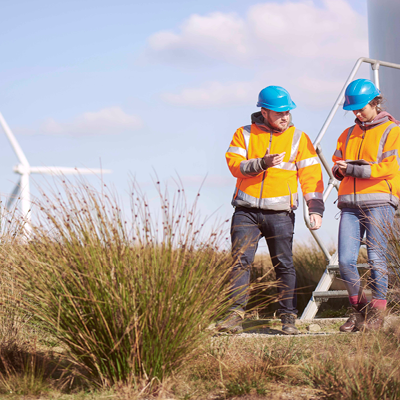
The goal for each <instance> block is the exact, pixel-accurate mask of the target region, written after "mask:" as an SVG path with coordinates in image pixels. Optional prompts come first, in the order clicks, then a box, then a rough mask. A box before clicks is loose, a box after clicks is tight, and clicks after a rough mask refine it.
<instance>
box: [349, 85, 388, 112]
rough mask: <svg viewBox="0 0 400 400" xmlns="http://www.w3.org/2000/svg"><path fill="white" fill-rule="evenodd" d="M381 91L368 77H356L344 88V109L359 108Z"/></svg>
mask: <svg viewBox="0 0 400 400" xmlns="http://www.w3.org/2000/svg"><path fill="white" fill-rule="evenodd" d="M380 94H381V91H380V90H379V89H378V88H377V87H376V86H375V85H374V83H373V82H371V81H370V80H369V79H356V80H355V81H353V82H351V83H350V84H349V86H347V88H346V92H345V102H344V105H343V109H344V110H350V111H353V110H361V109H362V108H364V107H365V106H366V105H367V104H368V103H369V102H370V101H371V100H373V99H374V98H375V97H376V96H379V95H380Z"/></svg>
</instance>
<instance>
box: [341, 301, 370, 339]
mask: <svg viewBox="0 0 400 400" xmlns="http://www.w3.org/2000/svg"><path fill="white" fill-rule="evenodd" d="M364 308H365V306H364V304H362V305H356V306H353V307H352V312H351V314H350V316H349V318H348V320H347V321H346V322H345V323H344V324H343V325H342V326H341V327H340V328H339V330H340V332H357V331H358V330H359V329H360V326H361V325H362V324H363V323H364V320H365V313H364Z"/></svg>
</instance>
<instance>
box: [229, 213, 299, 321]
mask: <svg viewBox="0 0 400 400" xmlns="http://www.w3.org/2000/svg"><path fill="white" fill-rule="evenodd" d="M294 219H295V218H294V213H293V212H288V211H266V210H259V209H254V208H245V207H237V208H236V210H235V212H234V214H233V217H232V226H231V239H232V255H233V257H234V259H235V266H234V268H233V269H232V274H231V290H232V291H231V293H232V294H231V296H232V298H234V299H235V304H234V305H233V307H232V309H236V310H239V311H244V308H245V306H246V304H247V301H248V297H249V283H250V270H251V265H252V264H253V261H254V257H255V254H256V251H257V247H258V242H259V240H260V238H261V237H265V239H266V241H267V245H268V249H269V254H270V256H271V260H272V264H273V266H274V269H275V274H276V279H277V280H279V281H280V285H278V294H279V298H280V300H279V310H278V312H279V313H280V314H283V313H292V314H297V309H296V306H297V298H296V287H297V282H296V271H295V269H294V266H293V253H292V248H293V231H294Z"/></svg>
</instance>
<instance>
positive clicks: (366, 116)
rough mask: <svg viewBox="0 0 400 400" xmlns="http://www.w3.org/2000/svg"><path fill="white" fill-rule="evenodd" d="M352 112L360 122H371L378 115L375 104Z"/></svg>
mask: <svg viewBox="0 0 400 400" xmlns="http://www.w3.org/2000/svg"><path fill="white" fill-rule="evenodd" d="M353 113H354V115H355V116H356V117H357V118H358V119H359V120H360V121H361V122H371V121H372V120H373V119H374V118H375V117H376V116H377V115H378V111H377V110H376V106H373V107H372V106H371V105H370V104H367V105H366V106H365V107H364V108H362V109H361V110H354V111H353Z"/></svg>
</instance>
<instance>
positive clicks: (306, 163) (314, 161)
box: [296, 157, 319, 169]
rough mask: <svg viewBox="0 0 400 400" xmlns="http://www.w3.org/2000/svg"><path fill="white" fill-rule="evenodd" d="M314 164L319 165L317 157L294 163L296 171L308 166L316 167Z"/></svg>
mask: <svg viewBox="0 0 400 400" xmlns="http://www.w3.org/2000/svg"><path fill="white" fill-rule="evenodd" d="M316 164H319V162H318V157H310V158H306V159H305V160H301V161H298V162H297V163H296V165H297V169H301V168H305V167H309V166H310V165H316Z"/></svg>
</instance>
